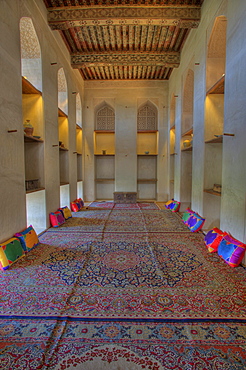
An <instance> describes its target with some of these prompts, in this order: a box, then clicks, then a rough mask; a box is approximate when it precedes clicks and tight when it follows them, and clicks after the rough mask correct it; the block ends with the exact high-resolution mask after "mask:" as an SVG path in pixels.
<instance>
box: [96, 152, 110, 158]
mask: <svg viewBox="0 0 246 370" xmlns="http://www.w3.org/2000/svg"><path fill="white" fill-rule="evenodd" d="M94 155H96V156H98V157H100V156H101V157H110V156H114V154H110V153H109V154H102V153H95V154H94Z"/></svg>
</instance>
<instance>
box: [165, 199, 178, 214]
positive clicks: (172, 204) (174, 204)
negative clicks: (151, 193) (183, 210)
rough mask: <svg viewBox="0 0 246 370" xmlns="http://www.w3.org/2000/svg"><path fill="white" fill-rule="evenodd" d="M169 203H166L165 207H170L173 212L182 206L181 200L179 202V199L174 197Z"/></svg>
mask: <svg viewBox="0 0 246 370" xmlns="http://www.w3.org/2000/svg"><path fill="white" fill-rule="evenodd" d="M167 203H168V204H167ZM167 203H166V204H165V207H166V208H167V209H170V210H171V211H172V212H178V210H179V208H180V202H178V201H177V200H174V199H172V201H171V202H170V203H169V202H167Z"/></svg>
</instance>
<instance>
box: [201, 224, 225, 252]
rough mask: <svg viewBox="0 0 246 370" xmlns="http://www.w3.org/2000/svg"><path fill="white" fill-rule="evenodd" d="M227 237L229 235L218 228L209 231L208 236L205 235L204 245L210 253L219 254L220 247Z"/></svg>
mask: <svg viewBox="0 0 246 370" xmlns="http://www.w3.org/2000/svg"><path fill="white" fill-rule="evenodd" d="M225 235H227V233H226V232H223V231H221V230H220V229H218V228H217V227H214V228H213V229H212V230H209V231H208V233H207V235H205V238H204V243H205V245H206V247H207V248H208V251H209V252H210V253H212V252H217V250H218V246H219V244H220V242H221V240H222V239H223V237H224V236H225Z"/></svg>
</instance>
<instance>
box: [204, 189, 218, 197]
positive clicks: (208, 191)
mask: <svg viewBox="0 0 246 370" xmlns="http://www.w3.org/2000/svg"><path fill="white" fill-rule="evenodd" d="M203 191H204V193H208V194H212V195H217V196H218V197H221V193H219V192H217V191H214V190H213V189H204V190H203Z"/></svg>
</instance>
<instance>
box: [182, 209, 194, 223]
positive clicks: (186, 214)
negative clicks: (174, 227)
mask: <svg viewBox="0 0 246 370" xmlns="http://www.w3.org/2000/svg"><path fill="white" fill-rule="evenodd" d="M194 213H195V212H194V211H192V210H191V209H190V208H189V207H188V208H187V209H186V210H185V211H184V213H183V215H182V221H183V223H184V224H185V225H187V222H188V220H189V218H190V216H191V215H193V214H194Z"/></svg>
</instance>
